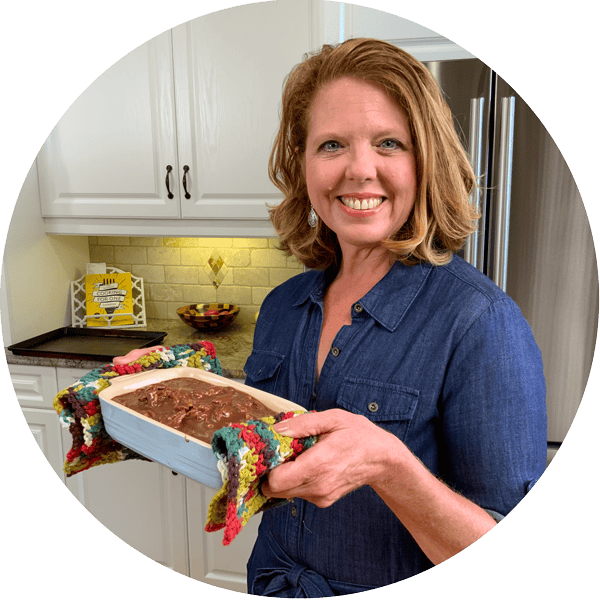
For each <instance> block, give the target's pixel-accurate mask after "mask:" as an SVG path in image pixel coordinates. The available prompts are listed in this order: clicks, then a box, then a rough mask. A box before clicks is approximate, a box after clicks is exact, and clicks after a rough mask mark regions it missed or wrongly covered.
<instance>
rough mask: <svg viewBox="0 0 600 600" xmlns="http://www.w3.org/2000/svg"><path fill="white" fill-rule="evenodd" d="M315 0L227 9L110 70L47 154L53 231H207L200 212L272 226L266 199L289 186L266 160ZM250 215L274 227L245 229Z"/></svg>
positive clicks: (57, 131) (44, 177) (230, 227)
mask: <svg viewBox="0 0 600 600" xmlns="http://www.w3.org/2000/svg"><path fill="white" fill-rule="evenodd" d="M312 5H313V2H312V1H311V0H303V1H301V2H298V1H296V0H278V1H277V2H265V3H260V4H251V5H247V6H241V7H237V8H234V9H230V10H224V11H219V12H217V13H213V14H210V15H207V16H204V17H200V18H198V19H195V20H193V21H190V22H188V23H185V24H183V25H181V26H179V27H176V28H175V29H173V30H171V31H168V32H165V33H164V34H162V35H159V36H158V37H156V38H154V39H152V40H150V41H149V42H148V43H146V44H144V45H143V46H141V47H139V48H137V49H136V50H134V51H133V52H131V53H130V54H128V55H127V56H125V57H124V58H123V59H122V60H120V61H119V62H118V63H117V64H115V65H114V66H113V67H111V68H110V69H108V70H107V71H106V72H105V73H104V74H103V75H101V76H100V77H99V78H98V79H97V80H96V81H95V82H94V84H93V85H91V86H90V87H89V88H88V89H87V90H86V91H85V92H84V93H83V94H82V95H81V96H80V97H79V98H78V99H77V100H76V101H75V102H74V103H73V105H72V106H71V107H70V108H69V110H68V111H67V112H66V113H65V115H64V116H63V117H62V118H61V120H60V121H59V123H58V124H57V125H56V127H55V128H54V130H53V131H52V133H51V135H50V136H49V138H48V140H47V141H46V143H45V145H44V147H43V148H42V150H41V152H40V153H39V155H38V159H37V160H38V169H39V183H40V194H41V204H42V216H43V217H44V220H45V223H46V231H47V232H49V233H75V234H77V233H82V234H92V235H96V234H102V233H104V234H109V235H110V234H119V233H123V234H126V235H131V234H132V233H136V232H137V233H139V234H140V235H151V234H160V233H161V232H162V233H164V232H165V230H166V229H167V228H169V227H171V228H173V229H174V232H175V233H177V234H191V235H193V234H196V235H202V234H206V233H207V231H206V230H203V229H202V225H200V224H199V223H198V220H202V222H203V223H204V227H205V228H209V229H210V228H211V226H212V225H213V224H215V227H217V226H218V224H221V225H222V224H223V223H225V224H226V225H225V227H226V229H221V230H220V233H221V234H223V233H229V234H236V233H237V234H240V233H241V234H246V235H252V234H253V233H258V234H262V235H264V234H265V233H267V232H268V233H269V234H272V230H271V229H270V224H269V223H268V213H267V207H266V205H267V204H276V203H277V202H279V201H280V200H281V194H280V193H279V191H278V190H277V188H276V187H275V186H274V185H273V184H272V183H271V182H270V180H269V178H268V174H267V163H268V158H269V154H270V151H271V146H272V143H273V140H274V137H275V133H276V130H277V126H278V120H279V106H280V101H281V90H282V83H283V80H284V78H285V76H286V75H287V74H288V73H289V71H290V70H291V69H292V67H293V66H294V65H295V64H297V63H298V62H300V61H301V59H302V56H303V54H304V53H306V52H307V51H309V50H310V49H311V47H310V41H311V37H310V31H311V17H312V13H311V6H312ZM124 219H125V220H126V221H123V220H124ZM129 219H131V221H130V220H129ZM182 221H183V223H182ZM251 221H254V222H258V223H262V225H260V227H263V228H265V227H268V230H262V231H261V230H258V229H255V230H251V231H246V230H245V229H243V225H244V223H247V222H251ZM186 223H187V224H186ZM235 223H238V224H240V226H241V227H242V230H241V231H240V230H239V228H238V229H237V230H236V225H235Z"/></svg>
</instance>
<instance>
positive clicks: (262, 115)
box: [173, 0, 310, 219]
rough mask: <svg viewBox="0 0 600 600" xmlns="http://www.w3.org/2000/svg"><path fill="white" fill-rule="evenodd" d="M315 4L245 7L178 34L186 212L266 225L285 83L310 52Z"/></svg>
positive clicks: (273, 199) (273, 196)
mask: <svg viewBox="0 0 600 600" xmlns="http://www.w3.org/2000/svg"><path fill="white" fill-rule="evenodd" d="M309 4H310V3H309V1H308V0H302V1H300V2H298V1H290V0H280V1H278V2H264V3H259V4H249V5H246V6H239V7H236V8H233V9H229V10H222V11H219V12H216V13H213V14H210V15H207V16H203V17H201V18H198V19H195V20H193V21H189V22H188V23H185V24H183V25H180V26H179V27H176V28H175V29H173V52H174V66H175V88H176V92H177V94H176V96H177V128H178V131H177V138H178V146H179V162H180V166H181V168H183V167H184V166H188V167H189V171H188V173H187V190H188V192H189V194H190V198H187V199H186V198H185V196H184V197H182V200H181V202H182V214H183V217H187V218H203V219H267V218H268V214H267V209H266V207H265V204H266V203H268V204H277V203H278V202H279V201H280V200H281V194H280V193H279V191H278V190H277V188H275V186H274V185H273V184H272V183H271V182H270V180H269V178H268V174H267V163H268V159H269V154H270V151H271V145H272V143H273V140H274V138H275V133H276V131H277V126H278V120H279V107H280V103H281V90H282V83H283V80H284V78H285V76H286V75H287V74H288V73H289V71H290V70H291V69H292V67H293V66H294V65H295V64H297V63H298V62H300V61H301V59H302V55H303V53H305V52H308V51H309V50H310V36H309V31H310V27H309V25H310V21H309V19H310V10H309V8H310V7H309Z"/></svg>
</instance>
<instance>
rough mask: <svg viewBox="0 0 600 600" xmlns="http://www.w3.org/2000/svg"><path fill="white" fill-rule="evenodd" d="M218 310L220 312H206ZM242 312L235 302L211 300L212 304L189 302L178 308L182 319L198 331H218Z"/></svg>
mask: <svg viewBox="0 0 600 600" xmlns="http://www.w3.org/2000/svg"><path fill="white" fill-rule="evenodd" d="M207 311H218V312H219V314H208V315H207V314H206V312H207ZM239 312H240V308H239V306H236V305H235V304H223V303H219V302H211V303H210V304H188V305H187V306H182V307H181V308H178V309H177V314H178V315H179V317H180V319H181V320H182V321H183V322H184V323H185V324H186V325H189V326H190V327H194V329H198V331H218V330H219V329H223V327H227V325H229V324H230V323H232V322H233V321H234V320H235V318H236V317H237V316H238V313H239Z"/></svg>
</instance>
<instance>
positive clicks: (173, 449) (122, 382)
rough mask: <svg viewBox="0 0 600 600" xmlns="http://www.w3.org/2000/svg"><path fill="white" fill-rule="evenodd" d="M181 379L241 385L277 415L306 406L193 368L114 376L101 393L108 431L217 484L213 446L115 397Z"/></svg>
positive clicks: (145, 453)
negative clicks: (115, 399)
mask: <svg viewBox="0 0 600 600" xmlns="http://www.w3.org/2000/svg"><path fill="white" fill-rule="evenodd" d="M177 377H192V378H195V379H199V380H201V381H205V382H207V383H210V384H213V385H221V386H230V387H233V388H236V389H238V390H240V391H243V392H246V393H247V394H250V395H251V396H253V397H254V398H256V400H258V401H259V402H261V403H262V404H264V405H265V406H266V407H267V408H269V409H271V410H272V411H273V414H277V413H280V412H288V411H291V410H304V409H303V408H302V407H301V406H299V405H298V404H294V403H293V402H290V401H288V400H284V399H283V398H280V397H279V396H274V395H273V394H268V393H266V392H263V391H261V390H257V389H255V388H252V387H250V386H247V385H244V384H243V383H239V382H237V381H233V380H231V379H227V378H225V377H221V376H220V375H216V374H214V373H210V372H208V371H204V370H202V369H195V368H192V367H175V368H172V369H155V370H152V371H145V372H143V373H136V374H134V375H122V376H121V377H115V378H114V379H112V380H111V385H110V386H109V387H107V388H105V389H104V390H102V391H101V392H100V393H99V394H98V396H99V398H100V407H101V410H102V418H103V420H104V428H105V429H106V432H107V433H108V434H109V435H110V436H111V437H112V438H113V439H114V440H116V441H117V442H119V443H121V444H123V446H125V447H127V448H130V449H131V450H135V452H137V453H139V454H141V455H142V456H144V457H146V458H148V459H150V460H152V461H155V462H158V463H161V464H163V465H166V466H167V467H169V468H170V469H172V470H173V471H175V472H176V473H180V474H181V475H185V476H186V477H189V478H190V479H193V480H195V481H199V482H200V483H203V484H205V485H207V486H209V487H212V488H217V489H218V488H220V487H221V486H222V483H223V482H222V478H221V474H220V472H219V470H218V468H217V459H216V457H215V455H214V453H213V451H212V448H211V446H210V445H209V444H207V443H206V442H203V441H201V440H198V439H195V438H193V437H190V436H189V435H186V434H184V433H182V432H180V431H177V430H176V429H173V428H171V427H168V426H167V425H163V424H162V423H158V422H157V421H154V420H153V419H150V418H148V417H146V416H144V415H141V414H139V413H136V412H135V411H133V410H131V409H129V408H126V407H124V406H122V405H120V404H118V403H117V402H115V401H114V400H113V398H115V397H116V396H119V395H121V394H126V393H128V392H131V391H133V390H136V389H138V388H140V387H144V386H147V385H151V384H153V383H159V382H162V381H167V380H170V379H174V378H177Z"/></svg>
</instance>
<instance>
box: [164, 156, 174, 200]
mask: <svg viewBox="0 0 600 600" xmlns="http://www.w3.org/2000/svg"><path fill="white" fill-rule="evenodd" d="M172 170H173V167H172V166H171V165H167V176H166V177H165V185H166V186H167V192H168V194H167V197H168V198H169V200H172V199H173V194H172V193H171V190H170V189H169V174H170V173H171V171H172Z"/></svg>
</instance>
